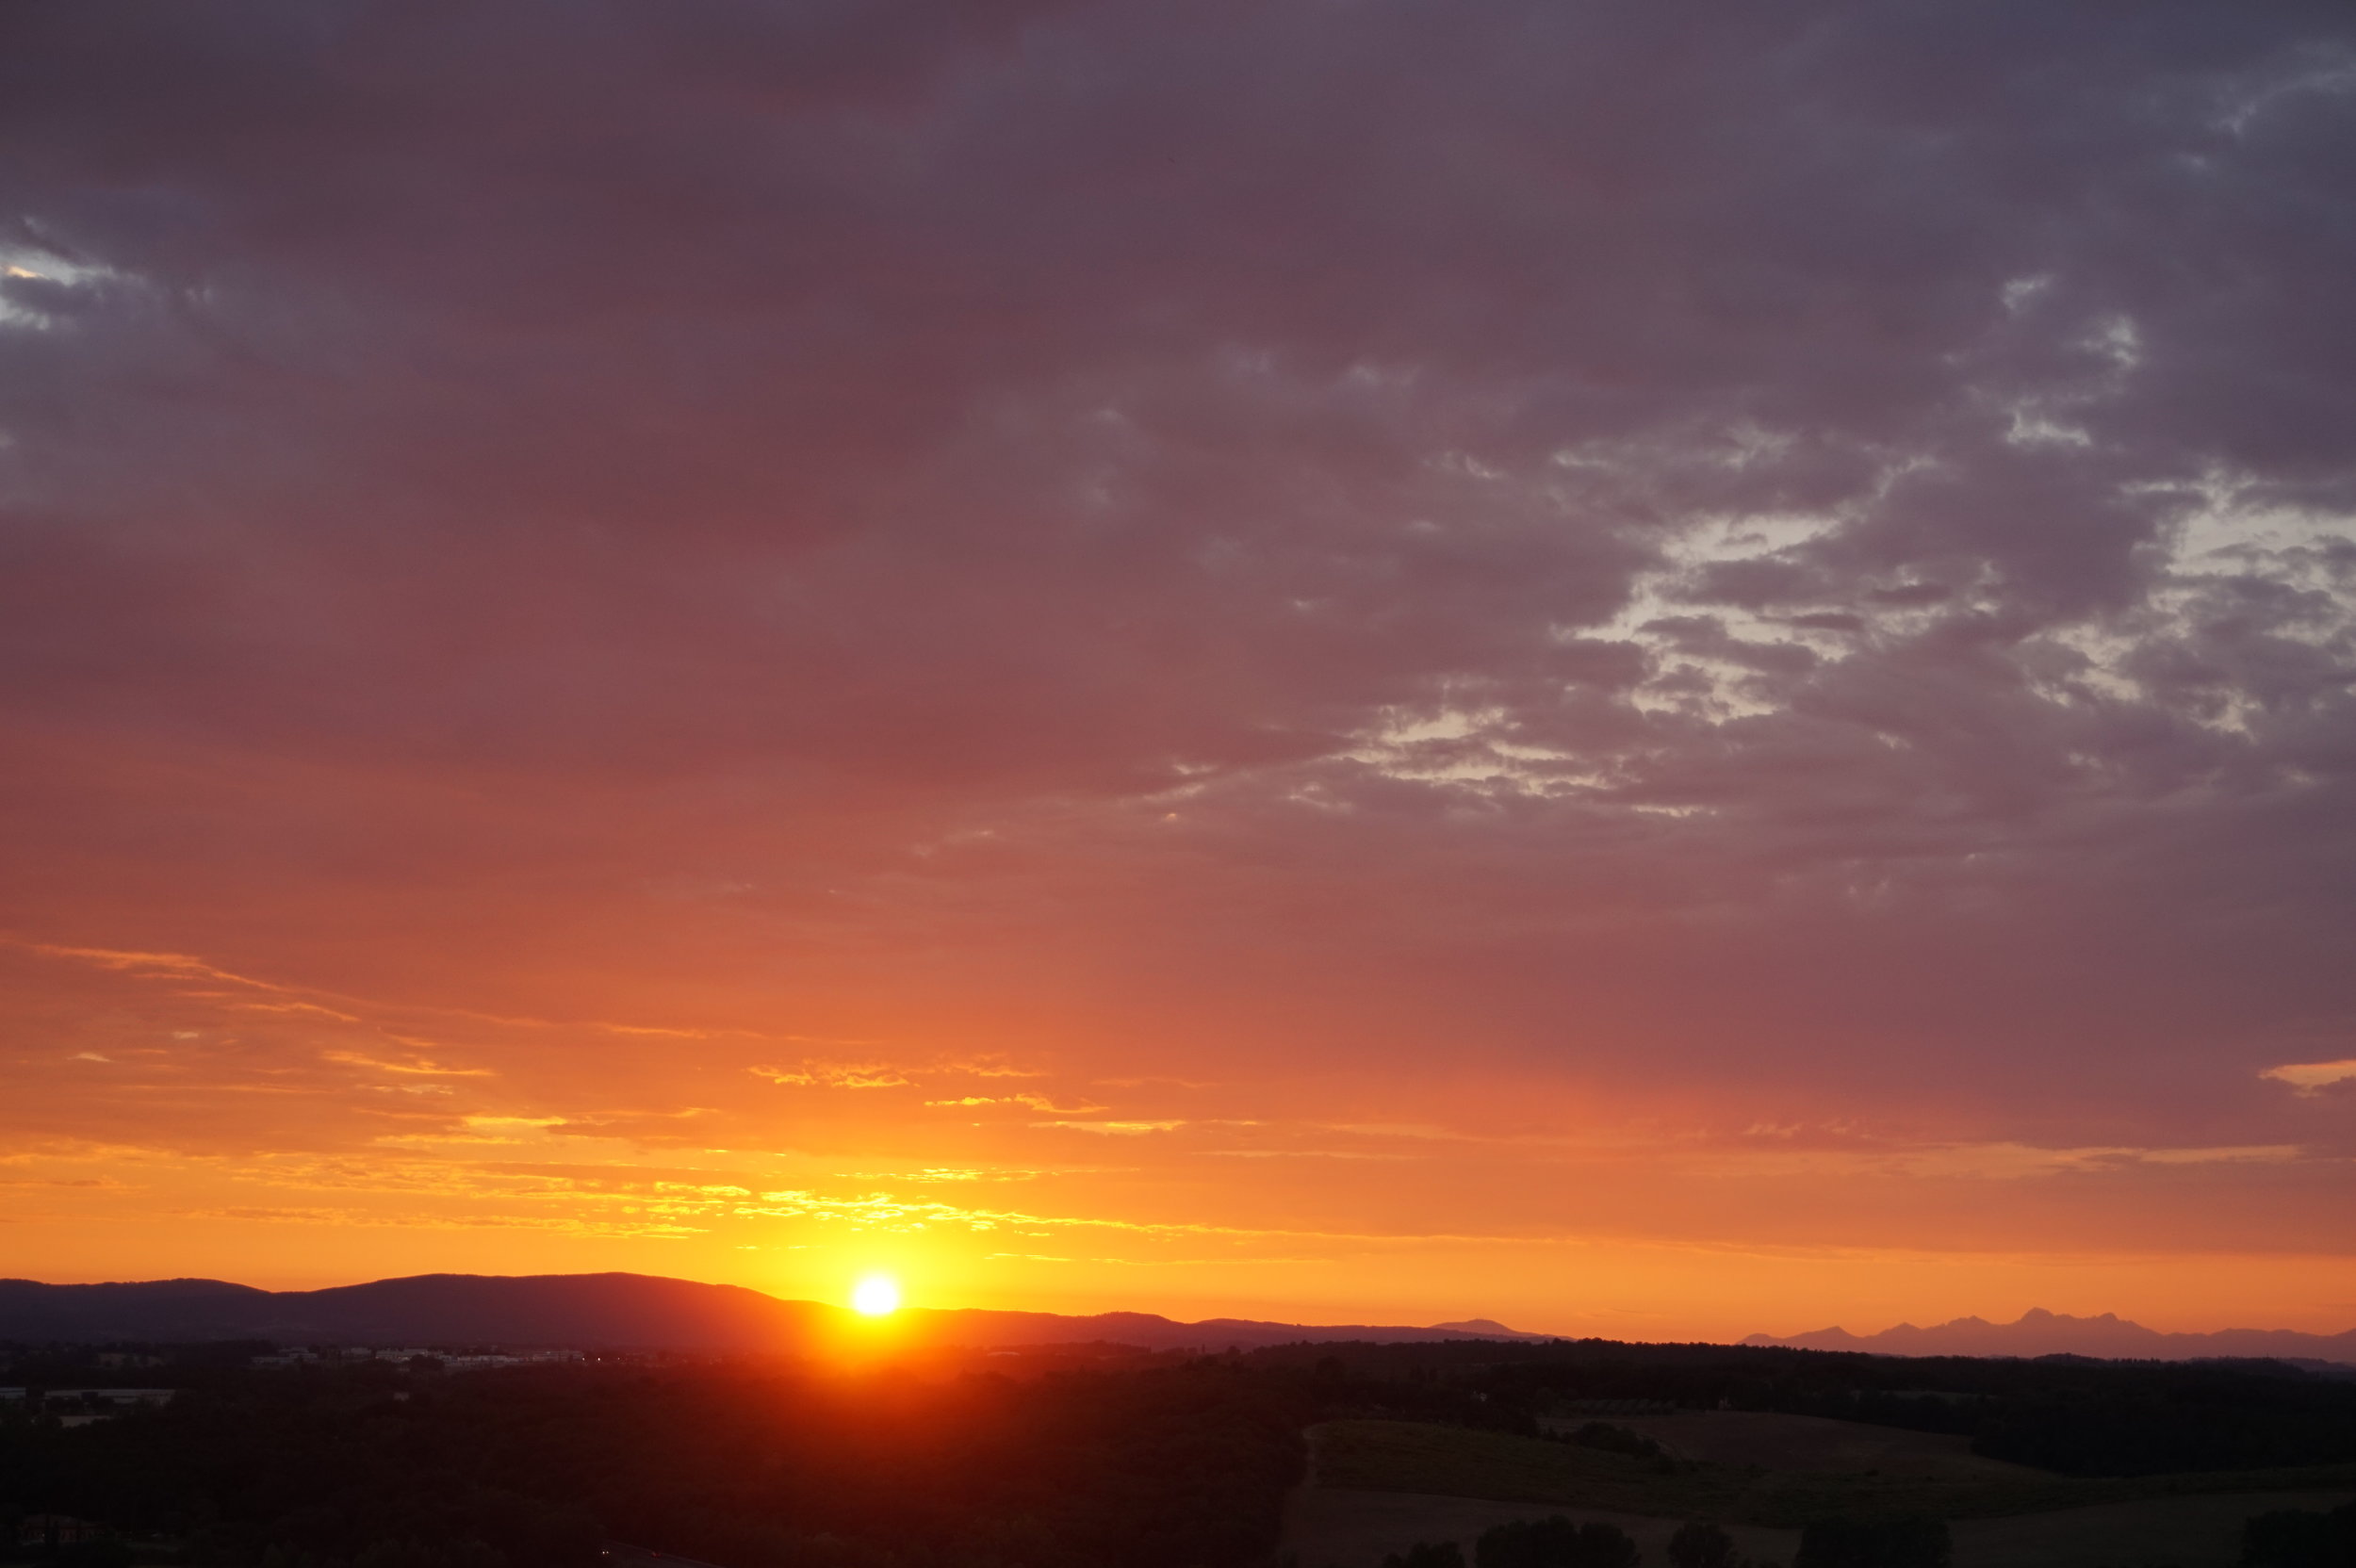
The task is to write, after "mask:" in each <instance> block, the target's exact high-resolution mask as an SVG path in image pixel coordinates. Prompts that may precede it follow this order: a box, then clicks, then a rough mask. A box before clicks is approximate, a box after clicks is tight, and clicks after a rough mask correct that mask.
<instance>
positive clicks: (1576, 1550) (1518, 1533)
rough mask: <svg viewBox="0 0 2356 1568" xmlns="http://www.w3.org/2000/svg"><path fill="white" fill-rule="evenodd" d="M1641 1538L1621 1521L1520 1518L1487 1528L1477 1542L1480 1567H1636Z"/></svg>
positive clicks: (1475, 1555) (1557, 1515) (1557, 1517)
mask: <svg viewBox="0 0 2356 1568" xmlns="http://www.w3.org/2000/svg"><path fill="white" fill-rule="evenodd" d="M1637 1556H1638V1554H1637V1550H1636V1543H1635V1542H1633V1541H1630V1540H1629V1539H1628V1532H1627V1531H1626V1530H1623V1529H1621V1528H1620V1527H1618V1526H1617V1525H1607V1524H1605V1523H1603V1522H1602V1521H1601V1520H1589V1521H1588V1522H1587V1523H1586V1524H1583V1525H1579V1524H1573V1523H1572V1522H1571V1521H1570V1520H1568V1519H1565V1518H1563V1517H1562V1515H1561V1514H1559V1513H1558V1514H1556V1515H1554V1516H1553V1517H1552V1518H1548V1519H1516V1520H1514V1521H1513V1522H1512V1523H1511V1524H1505V1525H1499V1526H1497V1527H1496V1528H1495V1529H1492V1530H1486V1531H1484V1532H1482V1534H1481V1540H1480V1541H1479V1542H1478V1543H1476V1544H1475V1545H1474V1547H1473V1560H1474V1562H1475V1563H1476V1565H1477V1568H1636V1562H1637Z"/></svg>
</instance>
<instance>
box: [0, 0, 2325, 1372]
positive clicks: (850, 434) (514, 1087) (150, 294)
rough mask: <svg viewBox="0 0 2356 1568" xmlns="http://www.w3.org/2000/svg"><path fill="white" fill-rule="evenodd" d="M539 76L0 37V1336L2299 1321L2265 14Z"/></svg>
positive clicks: (2304, 248) (2299, 90)
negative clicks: (168, 1312) (437, 1274)
mask: <svg viewBox="0 0 2356 1568" xmlns="http://www.w3.org/2000/svg"><path fill="white" fill-rule="evenodd" d="M593 9H594V10H595V20H594V21H593V22H589V23H581V24H576V22H575V19H574V15H573V13H567V16H566V19H565V20H564V22H563V23H561V24H559V23H555V22H551V21H550V20H549V19H548V15H545V14H543V13H542V12H540V11H536V10H534V9H532V8H530V7H514V8H455V9H452V8H401V7H371V6H367V5H361V6H355V7H350V8H331V9H330V10H328V11H319V10H318V9H317V8H304V7H286V8H273V7H268V6H264V7H256V8H242V9H240V10H239V11H238V13H237V15H236V16H234V17H224V16H221V15H214V14H206V15H204V16H202V17H201V18H198V19H193V20H192V19H191V18H192V17H194V15H195V13H193V12H185V11H182V10H180V9H178V8H139V9H136V10H124V9H121V8H90V7H31V8H15V9H14V10H12V11H10V12H9V13H8V15H7V17H6V20H5V21H0V148H4V149H6V150H7V151H6V153H5V155H0V1255H4V1257H0V1266H4V1267H5V1268H6V1270H7V1271H8V1272H10V1273H13V1274H19V1275H24V1276H28V1277H32V1278H37V1279H45V1280H56V1281H72V1280H95V1279H108V1278H112V1279H124V1278H153V1277H158V1276H166V1275H180V1274H185V1275H207V1276H215V1277H220V1278H225V1279H232V1280H238V1281H244V1282H252V1283H256V1284H265V1285H279V1286H294V1285H317V1284H325V1283H334V1282H352V1281H357V1280H362V1279H368V1278H373V1277H382V1276H387V1275H394V1274H401V1273H406V1272H419V1271H426V1270H434V1269H468V1270H487V1271H540V1270H587V1269H610V1268H626V1269H635V1270H643V1271H646V1272H653V1273H662V1274H671V1275H679V1276H684V1277H689V1278H695V1279H705V1280H718V1281H730V1282H743V1283H746V1284H752V1285H757V1286H760V1287H761V1288H763V1289H768V1290H773V1291H776V1292H777V1293H779V1294H782V1295H786V1296H815V1297H824V1298H828V1299H842V1298H843V1295H844V1294H845V1293H846V1292H847V1290H848V1289H849V1287H850V1284H851V1282H852V1281H853V1280H854V1279H855V1278H856V1277H857V1276H858V1275H859V1274H860V1273H862V1272H865V1271H867V1270H870V1269H875V1268H887V1269H890V1270H892V1271H894V1272H896V1273H898V1274H900V1275H901V1276H903V1277H904V1278H905V1280H906V1282H907V1284H908V1293H909V1299H911V1300H914V1301H919V1302H926V1303H932V1304H941V1305H965V1304H975V1305H994V1306H1012V1307H1040V1308H1052V1309H1059V1310H1068V1311H1075V1312H1088V1311H1099V1310H1105V1309H1112V1308H1130V1309H1140V1310H1150V1311H1159V1312H1165V1313H1169V1314H1170V1315H1176V1316H1185V1317H1193V1316H1202V1315H1215V1314H1233V1315H1252V1316H1262V1317H1275V1318H1290V1319H1319V1320H1326V1321H1348V1320H1358V1321H1376V1322H1383V1321H1389V1322H1432V1321H1436V1320H1441V1319H1448V1318H1458V1317H1463V1316H1466V1315H1486V1316H1494V1317H1497V1318H1499V1319H1502V1320H1504V1321H1507V1322H1509V1323H1512V1324H1514V1325H1516V1326H1519V1327H1523V1328H1530V1329H1545V1330H1555V1331H1564V1332H1595V1333H1604V1334H1614V1335H1628V1336H1635V1337H1656V1338H1657V1337H1684V1336H1693V1335H1707V1336H1731V1335H1740V1334H1742V1333H1748V1332H1753V1331H1771V1332H1791V1331H1803V1330H1808V1329H1812V1328H1818V1327H1823V1326H1826V1325H1829V1324H1835V1323H1838V1324H1841V1325H1844V1326H1847V1327H1849V1328H1851V1329H1853V1330H1858V1331H1866V1330H1873V1329H1877V1328H1880V1327H1883V1326H1886V1325H1888V1324H1890V1323H1893V1322H1896V1321H1898V1320H1900V1319H1912V1320H1914V1321H1917V1322H1924V1321H1933V1320H1939V1319H1944V1318H1947V1317H1952V1316H1955V1315H1964V1314H1978V1315H1984V1316H1988V1317H2004V1318H2009V1317H2011V1316H2013V1315H2017V1314H2018V1313H2019V1312H2020V1311H2021V1310H2022V1309H2025V1308H2028V1307H2031V1306H2043V1307H2047V1308H2051V1309H2053V1310H2056V1311H2065V1312H2074V1313H2100V1312H2104V1311H2113V1312H2118V1313H2119V1314H2121V1315H2127V1316H2131V1317H2134V1318H2136V1319H2138V1320H2140V1321H2143V1322H2146V1323H2148V1324H2151V1326H2153V1327H2156V1328H2162V1329H2213V1328H2218V1327H2224V1326H2228V1325H2248V1326H2261V1327H2277V1326H2279V1327H2295V1328H2303V1329H2311V1330H2331V1331H2337V1330H2341V1329H2346V1328H2348V1327H2349V1326H2351V1325H2356V1239H2351V1238H2356V1181H2351V1172H2352V1171H2356V1163H2352V1162H2356V953H2351V950H2350V934H2351V932H2356V898H2351V892H2356V741H2352V740H2351V737H2356V466H2352V465H2351V459H2350V455H2349V449H2348V441H2347V432H2348V429H2349V428H2350V420H2351V414H2350V410H2349V407H2348V388H2349V387H2351V386H2356V347H2351V345H2356V325H2352V324H2351V323H2352V322H2356V317H2351V314H2350V313H2351V309H2356V307H2352V306H2351V304H2350V298H2351V296H2350V292H2349V290H2348V288H2347V279H2348V277H2349V276H2350V275H2352V274H2356V251H2351V249H2350V240H2349V236H2348V228H2347V225H2346V224H2345V222H2344V221H2340V219H2339V217H2338V215H2339V214H2342V213H2344V211H2345V208H2346V192H2347V189H2348V182H2349V180H2350V178H2351V177H2356V170H2351V168H2350V166H2349V164H2348V156H2349V149H2350V148H2356V122H2351V120H2350V115H2351V112H2356V111H2351V108H2350V106H2351V104H2356V99H2351V98H2350V97H2349V95H2348V93H2347V92H2346V91H2345V90H2343V89H2344V87H2345V81H2346V79H2347V78H2346V74H2345V73H2339V74H2334V73H2333V72H2332V70H2331V69H2327V65H2328V61H2329V60H2331V59H2337V58H2341V57H2343V56H2345V55H2348V53H2349V51H2351V50H2356V43H2352V42H2351V41H2350V39H2349V37H2348V29H2347V22H2346V17H2345V15H2344V14H2341V13H2338V12H2335V11H2333V10H2332V9H2331V8H2319V9H2317V10H2315V11H2313V12H2303V11H2299V10H2297V9H2296V8H2215V7H2209V8H2189V7H2188V8H2185V9H2184V13H2183V15H2182V16H2180V17H2179V18H2178V19H2177V21H2178V24H2177V25H2173V26H2163V25H2159V24H2152V25H2151V26H2148V27H2145V26H2138V27H2137V28H2135V29H2134V30H2132V32H2131V31H2130V30H2129V29H2127V28H2125V27H2124V26H2113V25H2110V24H2086V23H2083V22H2072V21H2071V20H2070V18H2069V17H2068V16H2065V15H2063V14H2061V13H2060V12H2058V11H2055V12H2053V14H2047V12H2046V11H2044V10H2040V9H2039V8H2023V9H2022V10H2021V12H2020V13H2019V14H2014V13H2011V12H2005V13H2004V16H2003V17H2001V18H1996V19H1995V20H1990V18H1991V17H1994V16H1995V13H1993V12H1989V11H1988V10H1987V8H1975V7H1958V8H1955V9H1954V10H1953V13H1952V14H1949V13H1947V12H1943V11H1940V10H1939V8H1933V11H1932V12H1923V11H1922V10H1921V9H1920V8H1880V9H1877V8H1865V9H1863V10H1859V9H1857V8H1835V7H1826V8H1822V14H1821V15H1820V14H1817V12H1818V8H1815V7H1812V6H1808V5H1803V6H1801V7H1800V8H1798V9H1797V10H1790V9H1781V8H1779V9H1776V10H1774V11H1766V10H1761V11H1758V12H1756V14H1754V13H1752V12H1745V13H1744V14H1743V16H1742V18H1741V19H1740V20H1739V22H1738V21H1734V20H1728V19H1720V21H1719V22H1718V23H1715V24H1708V25H1705V24H1702V23H1700V22H1697V21H1695V20H1694V19H1693V16H1691V15H1690V14H1689V13H1686V12H1684V11H1681V10H1680V9H1679V8H1661V7H1644V6H1638V5H1627V6H1621V5H1612V4H1604V5H1595V6H1579V7H1561V6H1556V5H1550V4H1544V3H1541V0H1502V3H1500V4H1497V5H1493V6H1483V7H1478V8H1463V7H1457V6H1449V5H1444V4H1422V3H1418V0H1402V3H1399V4H1383V5H1364V6H1350V7H1329V6H1316V5H1293V4H1272V5H1268V6H1242V7H1175V8H1173V7H1167V6H1153V5H1143V4H1138V5H1129V4H1116V3H1109V0H1107V3H1096V0H1088V3H1079V4H1074V3H1071V0H1006V3H1004V4H991V5H987V6H985V5H975V4H971V3H967V0H960V3H958V4H954V5H953V4H947V3H945V0H944V3H935V0H908V4H905V5H894V6H888V7H873V8H870V7H839V8H827V7H777V6H759V5H751V4H745V5H737V4H734V3H732V0H716V3H714V4H712V5H709V6H702V5H699V6H697V7H694V8H663V7H657V8H612V9H611V10H609V9H607V8H593ZM1934 13H1937V14H1934ZM2318 61H2325V62H2327V65H2318V63H2317V62H2318ZM2335 83H2336V84H2338V85H2337V86H2334V85H2333V84H2335Z"/></svg>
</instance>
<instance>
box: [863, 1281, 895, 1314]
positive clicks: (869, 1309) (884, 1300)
mask: <svg viewBox="0 0 2356 1568" xmlns="http://www.w3.org/2000/svg"><path fill="white" fill-rule="evenodd" d="M851 1305H852V1306H854V1307H856V1308H858V1309H859V1311H860V1312H862V1313H865V1314H866V1315H868V1316H870V1317H884V1316H888V1315H891V1314H892V1313H894V1312H897V1311H899V1310H900V1286H899V1283H898V1282H896V1281H893V1280H892V1279H890V1278H887V1277H886V1276H884V1275H881V1274H871V1275H869V1276H868V1277H867V1278H866V1279H864V1280H861V1281H860V1282H859V1284H858V1285H857V1286H856V1287H855V1288H853V1290H852V1291H851Z"/></svg>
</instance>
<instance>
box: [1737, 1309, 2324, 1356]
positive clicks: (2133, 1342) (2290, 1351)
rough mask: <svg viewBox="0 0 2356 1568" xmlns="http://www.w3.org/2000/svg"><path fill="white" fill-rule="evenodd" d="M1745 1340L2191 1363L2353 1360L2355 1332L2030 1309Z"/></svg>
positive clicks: (1893, 1351) (1903, 1352) (1897, 1351)
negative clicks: (2009, 1317) (2185, 1323)
mask: <svg viewBox="0 0 2356 1568" xmlns="http://www.w3.org/2000/svg"><path fill="white" fill-rule="evenodd" d="M1742 1343H1743V1344H1745V1345H1785V1346H1791V1347H1793V1348H1798V1349H1804V1350H1863V1351H1866V1352H1868V1353H1870V1354H1873V1355H1881V1356H2054V1355H2070V1356H2100V1357H2102V1358H2104V1359H2106V1360H2111V1361H2128V1360H2135V1361H2196V1360H2201V1359H2205V1358H2211V1357H2224V1358H2238V1357H2264V1358H2268V1359H2272V1360H2276V1361H2302V1360H2303V1361H2324V1362H2338V1363H2348V1364H2356V1329H2351V1330H2349V1331H2347V1332H2346V1333H2337V1334H2309V1333H2300V1332H2299V1331H2296V1330H2292V1329H2219V1330H2217V1331H2215V1332H2212V1333H2163V1332H2161V1331H2159V1330H2157V1329H2147V1328H2145V1327H2144V1326H2143V1325H2142V1324H2140V1323H2131V1322H2129V1321H2128V1320H2127V1319H2125V1318H2123V1317H2119V1316H2118V1315H2115V1314H2112V1313H2107V1312H2106V1313H2104V1314H2102V1315H2101V1316H2100V1317H2072V1316H2070V1315H2069V1314H2067V1313H2054V1312H2047V1311H2046V1310H2045V1309H2044V1308H2042V1307H2033V1308H2031V1309H2030V1310H2029V1311H2027V1312H2025V1313H2023V1314H2021V1316H2020V1317H2018V1318H2016V1319H2014V1320H2013V1321H2012V1322H2010V1323H1990V1322H1989V1321H1988V1319H1987V1318H1985V1317H1958V1318H1955V1319H1953V1320H1951V1321H1949V1322H1945V1323H1935V1324H1933V1325H1931V1326H1930V1327H1929V1328H1926V1329H1925V1328H1917V1327H1916V1326H1915V1325H1913V1324H1911V1323H1901V1324H1899V1325H1898V1326H1897V1327H1896V1328H1894V1329H1884V1330H1883V1331H1881V1332H1880V1333H1877V1334H1853V1333H1851V1332H1849V1331H1847V1330H1846V1329H1818V1330H1816V1331H1813V1332H1810V1333H1804V1334H1792V1335H1791V1336H1790V1337H1788V1338H1782V1339H1778V1338H1776V1337H1775V1335H1773V1334H1753V1335H1751V1336H1750V1337H1749V1338H1748V1339H1745V1340H1744V1341H1743V1342H1742Z"/></svg>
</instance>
